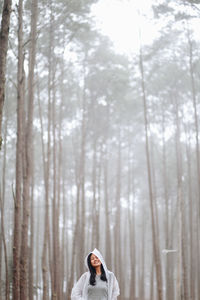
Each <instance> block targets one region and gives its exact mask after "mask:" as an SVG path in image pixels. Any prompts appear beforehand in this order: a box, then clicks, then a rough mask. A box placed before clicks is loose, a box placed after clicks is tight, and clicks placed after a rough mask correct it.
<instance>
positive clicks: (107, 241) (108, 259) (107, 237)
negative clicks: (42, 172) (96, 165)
mask: <svg viewBox="0 0 200 300" xmlns="http://www.w3.org/2000/svg"><path fill="white" fill-rule="evenodd" d="M106 108H107V109H106V124H107V126H106V127H107V130H106V132H105V145H106V147H105V152H104V162H103V164H104V165H103V169H104V170H103V173H104V199H105V204H104V205H105V258H106V262H107V265H108V268H111V267H112V263H111V258H112V257H111V250H112V249H111V233H110V230H111V229H110V216H109V209H110V207H109V203H110V199H109V196H108V193H109V192H108V161H109V159H108V152H109V151H108V135H109V127H110V108H109V103H107V107H106Z"/></svg>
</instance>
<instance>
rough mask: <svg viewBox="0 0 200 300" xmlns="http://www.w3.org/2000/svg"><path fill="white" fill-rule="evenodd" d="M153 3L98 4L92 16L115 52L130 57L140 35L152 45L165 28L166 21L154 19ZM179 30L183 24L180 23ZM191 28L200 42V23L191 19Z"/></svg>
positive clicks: (104, 0)
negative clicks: (110, 41)
mask: <svg viewBox="0 0 200 300" xmlns="http://www.w3.org/2000/svg"><path fill="white" fill-rule="evenodd" d="M154 2H155V1H154V0H99V2H98V3H97V4H95V5H94V6H93V8H92V14H93V15H94V16H95V19H96V24H97V25H96V26H97V28H98V29H99V30H100V31H101V32H102V33H103V34H105V35H107V36H109V38H110V39H111V40H112V41H113V42H114V45H115V48H116V51H118V52H122V53H126V54H131V53H133V52H138V49H139V31H140V32H141V39H142V44H152V42H153V39H155V38H156V37H158V36H159V30H160V29H161V27H162V26H164V24H163V23H162V22H163V20H162V22H161V20H155V19H154V18H153V11H152V8H151V6H152V4H153V3H154ZM176 5H177V3H176ZM199 8H200V5H199ZM183 9H184V8H183ZM187 9H189V8H188V7H187ZM192 10H193V9H192ZM172 19H173V15H172ZM176 26H177V29H178V28H179V27H180V26H183V24H180V22H178V23H177V25H176ZM190 26H191V27H192V29H193V36H194V39H196V40H199V39H200V37H199V31H200V19H199V18H193V19H191V20H190Z"/></svg>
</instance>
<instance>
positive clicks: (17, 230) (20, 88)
mask: <svg viewBox="0 0 200 300" xmlns="http://www.w3.org/2000/svg"><path fill="white" fill-rule="evenodd" d="M22 15H23V0H19V6H18V71H17V145H16V191H15V199H14V200H15V207H14V234H13V236H14V240H13V299H15V300H19V299H20V245H21V236H20V235H21V200H22V199H21V197H22V176H23V174H22V173H23V170H22V151H23V150H22V148H23V105H24V76H23V74H24V73H23V18H22Z"/></svg>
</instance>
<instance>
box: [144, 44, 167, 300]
mask: <svg viewBox="0 0 200 300" xmlns="http://www.w3.org/2000/svg"><path fill="white" fill-rule="evenodd" d="M140 72H141V85H142V96H143V106H144V126H145V145H146V146H145V148H146V159H147V172H148V186H149V200H150V213H151V221H152V242H153V255H154V261H155V267H156V282H157V293H158V300H162V299H163V292H162V271H161V260H160V253H159V246H158V241H157V236H156V220H155V203H154V199H153V189H152V176H151V164H150V151H149V137H148V132H149V131H148V120H147V99H146V90H145V81H144V68H143V54H142V48H141V47H140Z"/></svg>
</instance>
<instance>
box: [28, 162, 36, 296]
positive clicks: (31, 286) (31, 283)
mask: <svg viewBox="0 0 200 300" xmlns="http://www.w3.org/2000/svg"><path fill="white" fill-rule="evenodd" d="M33 165H34V163H33ZM32 171H33V170H32ZM33 173H34V171H33ZM33 173H32V176H31V177H32V178H33V176H34V175H33ZM33 202H34V179H33V180H32V187H31V218H30V232H31V236H30V247H29V300H33V296H34V278H33V273H34V269H33V259H34V245H35V243H34V205H33Z"/></svg>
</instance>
